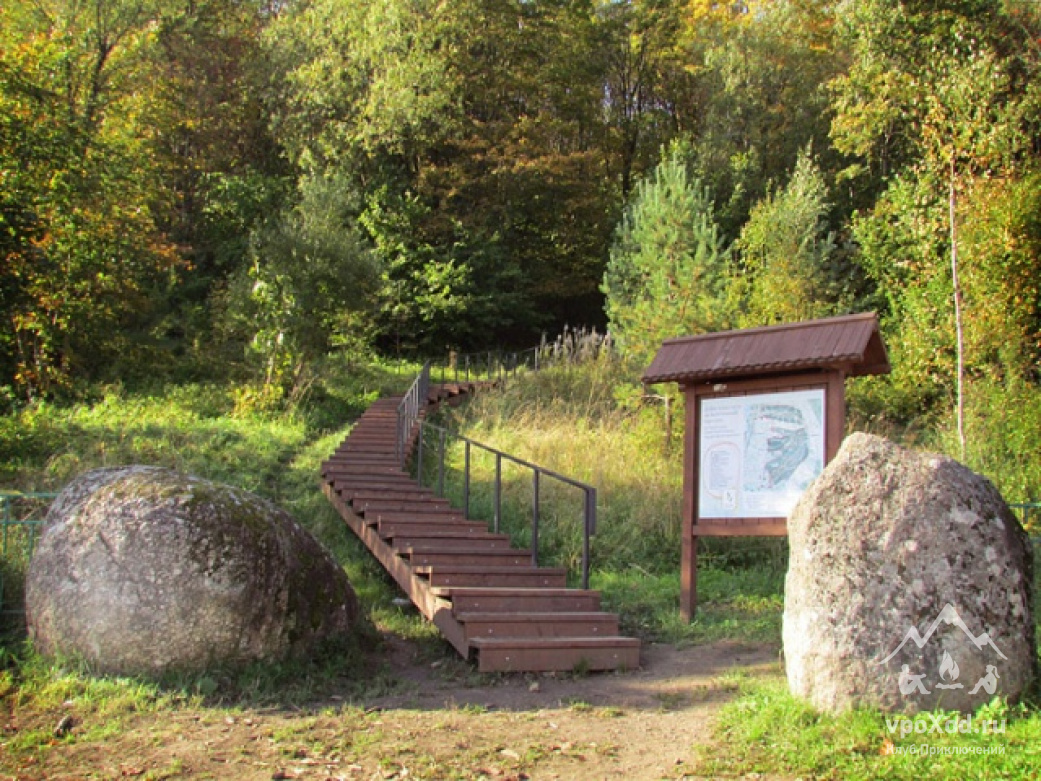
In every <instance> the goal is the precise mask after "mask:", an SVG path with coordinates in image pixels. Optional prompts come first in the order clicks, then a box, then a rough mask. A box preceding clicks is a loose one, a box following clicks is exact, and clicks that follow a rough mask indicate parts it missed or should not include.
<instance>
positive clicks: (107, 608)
mask: <svg viewBox="0 0 1041 781" xmlns="http://www.w3.org/2000/svg"><path fill="white" fill-rule="evenodd" d="M357 612H358V608H357V601H356V599H355V596H354V591H353V590H352V589H351V586H350V583H349V582H348V581H347V576H346V575H345V574H344V572H343V570H342V569H341V568H340V567H339V566H338V565H337V564H336V562H335V560H334V559H333V558H332V556H330V554H329V553H328V552H327V551H326V550H325V549H324V548H322V546H321V545H320V544H319V543H318V542H317V541H316V540H315V539H314V537H312V536H311V535H310V534H309V533H308V532H307V531H305V530H304V529H303V528H301V527H300V525H299V524H297V522H296V521H294V520H293V518H291V517H290V516H289V515H288V514H287V513H286V512H284V511H283V510H280V509H279V508H277V507H276V506H275V505H273V504H271V503H270V502H267V501H265V500H263V499H261V498H259V497H257V496H254V495H252V494H250V493H248V492H246V491H243V490H239V489H236V488H232V487H229V486H225V485H220V484H217V483H213V482H210V481H208V480H201V479H198V478H195V477H189V476H187V475H183V474H180V473H178V472H174V471H171V470H168V469H161V468H158V467H147V466H130V467H119V468H112V469H99V470H96V471H93V472H88V473H87V474H84V475H82V476H81V477H79V478H77V479H76V480H74V481H73V482H72V483H70V484H69V486H68V487H67V488H66V489H65V490H64V491H63V492H62V493H61V495H60V496H59V497H58V498H57V499H56V500H55V501H54V503H53V505H52V506H51V509H50V511H49V513H48V515H47V518H46V520H45V522H44V528H43V532H42V534H41V537H40V541H39V544H38V546H37V549H36V554H35V556H34V557H33V560H32V562H31V564H30V566H29V574H28V578H27V582H26V613H27V617H28V624H29V631H30V634H31V636H32V638H33V640H34V642H35V644H36V647H37V648H38V649H39V650H40V651H41V652H43V653H45V654H48V655H68V656H74V657H79V658H84V659H86V660H87V661H89V662H90V663H91V664H92V666H94V667H95V669H98V670H99V671H102V672H112V673H134V674H145V675H155V674H161V673H164V672H167V671H194V670H202V669H205V668H207V667H210V666H213V665H226V664H231V665H237V664H242V663H247V662H250V661H255V660H271V661H274V660H278V659H282V658H284V657H286V656H289V655H302V654H306V653H308V652H309V651H311V650H312V649H313V648H314V647H315V645H316V644H317V643H319V642H320V641H323V640H325V639H327V638H328V639H333V638H340V637H343V636H345V635H346V634H347V633H348V632H350V631H351V630H352V629H353V626H354V622H355V619H356V617H357Z"/></svg>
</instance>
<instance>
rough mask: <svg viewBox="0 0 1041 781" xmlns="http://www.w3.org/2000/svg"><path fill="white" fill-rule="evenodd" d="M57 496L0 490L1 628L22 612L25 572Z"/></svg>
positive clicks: (53, 494) (23, 607)
mask: <svg viewBox="0 0 1041 781" xmlns="http://www.w3.org/2000/svg"><path fill="white" fill-rule="evenodd" d="M56 496H57V494H55V493H35V492H29V493H23V492H20V491H0V626H2V625H5V624H6V623H7V622H8V621H9V620H10V619H11V618H12V617H15V618H17V617H20V616H22V615H23V614H24V613H25V590H24V589H25V573H26V570H27V569H28V567H29V560H30V559H31V558H32V555H33V551H34V550H35V549H36V541H37V539H39V536H40V528H41V527H42V526H43V519H44V516H45V515H46V514H47V510H48V508H49V507H50V505H51V501H52V500H53V499H54V497H56Z"/></svg>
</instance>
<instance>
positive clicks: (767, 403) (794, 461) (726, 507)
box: [698, 388, 825, 518]
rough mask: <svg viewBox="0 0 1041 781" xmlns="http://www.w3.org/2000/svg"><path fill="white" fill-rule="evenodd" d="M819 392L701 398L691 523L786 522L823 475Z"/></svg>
mask: <svg viewBox="0 0 1041 781" xmlns="http://www.w3.org/2000/svg"><path fill="white" fill-rule="evenodd" d="M824 415H825V412H824V389H823V388H815V389H812V390H800V391H786V392H782V393H759V394H752V395H747V396H725V397H710V398H702V399H701V412H700V415H699V419H700V442H699V443H698V446H699V448H700V472H701V480H700V485H699V486H698V517H699V518H787V517H788V513H789V512H790V511H791V509H792V507H794V506H795V503H796V502H797V501H798V500H799V497H800V496H801V495H802V493H803V491H804V490H805V489H806V487H807V486H808V485H809V484H810V483H811V482H812V481H813V479H814V478H815V477H817V475H819V474H820V473H821V472H822V471H823V469H824V454H825V451H824V432H825V425H824Z"/></svg>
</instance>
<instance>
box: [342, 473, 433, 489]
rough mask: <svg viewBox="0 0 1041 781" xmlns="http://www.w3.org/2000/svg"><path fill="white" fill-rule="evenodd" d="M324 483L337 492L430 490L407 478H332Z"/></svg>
mask: <svg viewBox="0 0 1041 781" xmlns="http://www.w3.org/2000/svg"><path fill="white" fill-rule="evenodd" d="M326 482H329V483H332V484H333V486H334V487H335V488H336V490H337V491H347V490H349V491H405V492H409V491H417V492H418V491H430V492H431V493H433V489H432V488H421V487H420V485H419V484H418V483H417V482H416V481H415V480H412V479H411V478H409V477H406V476H404V475H403V476H402V477H400V478H398V477H389V476H388V477H387V478H383V477H369V478H366V477H351V476H348V477H333V478H330V479H329V480H327V481H326Z"/></svg>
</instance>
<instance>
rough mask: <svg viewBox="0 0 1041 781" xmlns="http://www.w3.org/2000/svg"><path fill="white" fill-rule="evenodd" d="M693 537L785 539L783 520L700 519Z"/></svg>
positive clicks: (785, 524) (695, 526)
mask: <svg viewBox="0 0 1041 781" xmlns="http://www.w3.org/2000/svg"><path fill="white" fill-rule="evenodd" d="M692 534H693V535H694V536H695V537H786V536H787V535H788V521H787V520H785V519H784V518H701V519H699V520H698V522H697V523H695V524H694V527H693V529H692Z"/></svg>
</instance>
